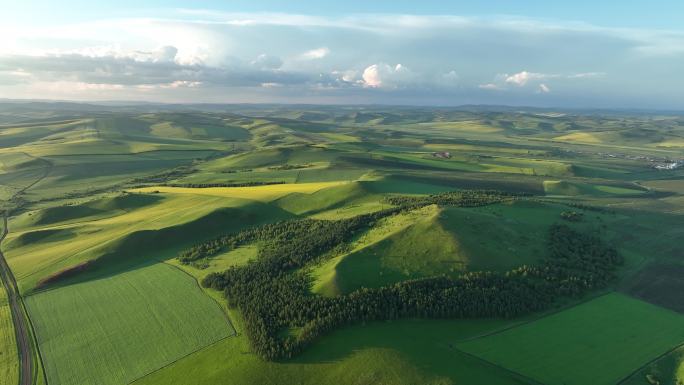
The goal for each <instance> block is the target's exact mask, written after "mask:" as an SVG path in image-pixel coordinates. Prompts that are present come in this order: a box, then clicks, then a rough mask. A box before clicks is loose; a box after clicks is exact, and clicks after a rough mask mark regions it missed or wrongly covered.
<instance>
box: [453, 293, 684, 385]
mask: <svg viewBox="0 0 684 385" xmlns="http://www.w3.org/2000/svg"><path fill="white" fill-rule="evenodd" d="M683 324H684V316H682V315H681V314H677V313H674V312H672V311H670V310H666V309H664V308H660V307H657V306H654V305H651V304H648V303H646V302H642V301H639V300H636V299H632V298H630V297H627V296H624V295H621V294H609V295H605V296H602V297H600V298H596V299H594V300H592V301H589V302H587V303H584V304H581V305H578V306H575V307H573V308H571V309H568V310H565V311H562V312H560V313H556V314H553V315H550V316H547V317H544V318H541V319H539V320H537V321H534V322H530V323H527V324H524V325H522V326H518V327H515V328H512V329H509V330H506V331H503V332H501V333H496V334H493V335H490V336H487V337H483V338H477V339H473V340H471V341H467V342H464V343H461V344H459V345H458V348H459V349H462V350H463V351H465V352H468V353H470V354H473V355H475V356H478V357H480V358H482V359H484V360H487V361H489V362H491V363H493V364H496V365H500V366H502V367H504V368H506V369H509V370H512V371H514V372H518V373H521V374H523V375H525V376H527V377H530V378H532V379H534V380H536V381H539V382H540V383H543V384H548V385H563V384H568V385H585V384H596V385H610V384H616V383H618V382H619V381H620V380H621V379H622V378H624V377H626V376H628V375H629V374H630V373H631V372H632V371H633V370H634V369H635V368H639V367H640V366H642V365H644V364H646V363H647V362H649V361H650V360H652V359H654V358H656V357H658V356H659V355H660V354H661V353H663V352H666V351H668V350H669V349H671V348H672V347H674V346H676V345H678V344H679V343H681V342H682V341H684V327H682V325H683Z"/></svg>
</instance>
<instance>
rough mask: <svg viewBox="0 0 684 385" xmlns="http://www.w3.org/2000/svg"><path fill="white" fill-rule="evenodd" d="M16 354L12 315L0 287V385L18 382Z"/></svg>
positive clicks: (12, 384)
mask: <svg viewBox="0 0 684 385" xmlns="http://www.w3.org/2000/svg"><path fill="white" fill-rule="evenodd" d="M17 354H18V352H17V344H16V337H15V335H14V326H13V325H12V313H11V312H10V307H9V304H8V303H7V293H6V291H5V288H4V287H0V385H14V384H16V383H17V382H18V381H19V357H18V355H17Z"/></svg>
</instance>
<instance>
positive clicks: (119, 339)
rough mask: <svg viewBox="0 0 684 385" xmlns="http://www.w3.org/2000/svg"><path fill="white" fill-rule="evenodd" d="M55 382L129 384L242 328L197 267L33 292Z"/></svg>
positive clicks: (144, 271)
mask: <svg viewBox="0 0 684 385" xmlns="http://www.w3.org/2000/svg"><path fill="white" fill-rule="evenodd" d="M26 305H27V308H28V311H29V315H30V317H31V320H32V323H33V326H34V328H35V331H36V337H37V339H38V345H39V348H40V351H41V355H42V357H43V360H44V365H45V370H46V372H47V379H48V383H50V384H55V385H66V384H73V385H81V384H93V383H97V384H103V385H107V384H112V385H119V384H126V383H129V382H131V381H133V380H135V379H136V378H139V377H142V376H144V375H146V374H149V373H150V372H152V371H154V370H157V369H159V368H161V367H164V366H166V365H168V364H170V363H172V362H174V361H176V360H178V359H180V358H182V357H184V356H186V355H188V354H190V353H192V352H194V351H197V350H199V349H202V348H204V347H206V346H209V345H211V344H213V343H215V342H217V341H220V340H221V339H224V338H227V337H228V336H230V335H232V334H233V333H234V331H233V329H232V326H231V324H230V322H229V320H228V319H227V317H226V315H225V314H224V313H223V311H222V310H221V308H220V307H219V305H218V304H217V303H216V302H215V301H214V300H212V299H211V298H209V297H207V296H206V295H204V294H203V292H202V291H201V290H200V288H199V286H198V285H197V282H196V281H195V280H194V279H193V278H192V277H190V276H189V275H187V274H185V273H183V272H181V271H180V270H178V269H177V268H175V267H172V266H169V265H166V264H156V265H152V266H149V267H144V268H140V269H137V270H132V271H129V272H125V273H122V274H119V275H117V276H114V277H110V278H105V279H99V280H95V281H90V282H85V283H81V284H76V285H71V286H67V287H63V288H58V289H54V290H49V291H46V292H43V293H39V294H35V295H32V296H29V297H27V298H26Z"/></svg>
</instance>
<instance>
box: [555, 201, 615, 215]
mask: <svg viewBox="0 0 684 385" xmlns="http://www.w3.org/2000/svg"><path fill="white" fill-rule="evenodd" d="M566 205H567V206H570V207H574V208H576V209H580V210H587V211H596V212H599V213H610V212H613V211H612V210H610V209H607V208H605V207H600V206H592V205H587V204H584V203H575V202H569V203H566Z"/></svg>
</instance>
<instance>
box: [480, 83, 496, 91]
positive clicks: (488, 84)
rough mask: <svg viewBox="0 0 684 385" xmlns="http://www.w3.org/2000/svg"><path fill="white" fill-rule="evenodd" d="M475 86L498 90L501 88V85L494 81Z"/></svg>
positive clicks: (482, 88)
mask: <svg viewBox="0 0 684 385" xmlns="http://www.w3.org/2000/svg"><path fill="white" fill-rule="evenodd" d="M477 88H479V89H481V90H500V89H501V87H499V86H497V85H496V84H494V83H486V84H480V85H479V86H477Z"/></svg>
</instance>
